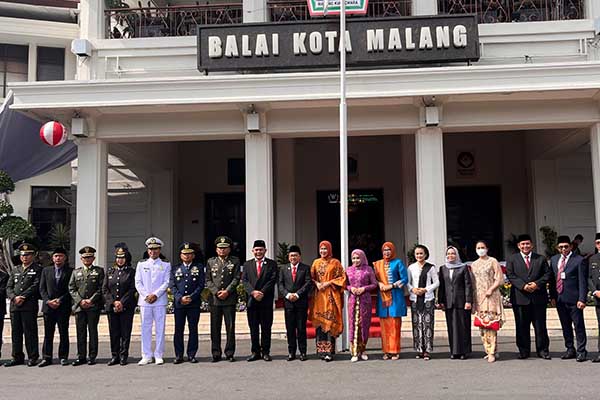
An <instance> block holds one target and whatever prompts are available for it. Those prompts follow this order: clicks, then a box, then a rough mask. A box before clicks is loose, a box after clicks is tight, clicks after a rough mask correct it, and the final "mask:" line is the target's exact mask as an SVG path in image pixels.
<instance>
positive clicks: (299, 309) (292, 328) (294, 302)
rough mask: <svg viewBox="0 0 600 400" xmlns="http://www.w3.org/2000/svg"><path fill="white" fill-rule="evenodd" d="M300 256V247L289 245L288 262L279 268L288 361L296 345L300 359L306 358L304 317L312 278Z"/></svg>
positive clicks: (291, 358) (293, 356) (294, 356)
mask: <svg viewBox="0 0 600 400" xmlns="http://www.w3.org/2000/svg"><path fill="white" fill-rule="evenodd" d="M300 257H301V255H300V247H298V246H296V245H292V246H290V248H289V251H288V260H289V261H290V262H289V264H284V265H282V266H281V267H280V268H279V294H280V295H281V296H283V298H284V304H285V331H286V335H287V342H288V358H287V359H288V361H292V360H295V359H296V345H297V348H298V349H299V350H300V361H304V360H306V318H307V311H308V295H309V293H310V289H311V288H312V280H311V278H310V267H309V266H308V265H306V264H303V263H302V262H300Z"/></svg>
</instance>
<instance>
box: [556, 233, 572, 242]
mask: <svg viewBox="0 0 600 400" xmlns="http://www.w3.org/2000/svg"><path fill="white" fill-rule="evenodd" d="M556 243H558V244H561V243H567V244H571V239H569V237H568V236H567V235H561V236H559V237H558V239H557V240H556Z"/></svg>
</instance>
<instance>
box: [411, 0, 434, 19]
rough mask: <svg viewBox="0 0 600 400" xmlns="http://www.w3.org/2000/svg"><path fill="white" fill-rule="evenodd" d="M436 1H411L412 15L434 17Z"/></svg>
mask: <svg viewBox="0 0 600 400" xmlns="http://www.w3.org/2000/svg"><path fill="white" fill-rule="evenodd" d="M437 3H438V0H412V15H436V14H437V13H438V9H437Z"/></svg>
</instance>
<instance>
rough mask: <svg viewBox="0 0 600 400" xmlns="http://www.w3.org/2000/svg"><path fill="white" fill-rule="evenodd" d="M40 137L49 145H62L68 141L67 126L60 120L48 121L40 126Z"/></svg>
mask: <svg viewBox="0 0 600 400" xmlns="http://www.w3.org/2000/svg"><path fill="white" fill-rule="evenodd" d="M40 139H42V142H44V143H46V144H47V145H48V146H52V147H57V146H60V145H61V144H63V143H64V142H66V141H67V128H65V126H64V125H63V124H61V123H60V122H56V121H50V122H46V123H45V124H44V125H42V127H41V128H40Z"/></svg>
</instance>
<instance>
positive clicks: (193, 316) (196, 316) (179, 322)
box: [173, 307, 200, 358]
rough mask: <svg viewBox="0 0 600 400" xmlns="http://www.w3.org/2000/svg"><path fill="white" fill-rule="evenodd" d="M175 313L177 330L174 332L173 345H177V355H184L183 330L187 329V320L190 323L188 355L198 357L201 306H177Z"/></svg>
mask: <svg viewBox="0 0 600 400" xmlns="http://www.w3.org/2000/svg"><path fill="white" fill-rule="evenodd" d="M174 314H175V332H174V333H173V346H174V347H175V357H177V358H181V357H183V350H184V345H183V331H184V330H185V321H186V320H187V323H188V332H189V335H188V345H187V352H186V354H187V356H188V357H189V358H192V357H196V353H197V352H198V322H199V321H200V308H198V307H193V308H176V309H175V311H174Z"/></svg>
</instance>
